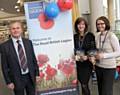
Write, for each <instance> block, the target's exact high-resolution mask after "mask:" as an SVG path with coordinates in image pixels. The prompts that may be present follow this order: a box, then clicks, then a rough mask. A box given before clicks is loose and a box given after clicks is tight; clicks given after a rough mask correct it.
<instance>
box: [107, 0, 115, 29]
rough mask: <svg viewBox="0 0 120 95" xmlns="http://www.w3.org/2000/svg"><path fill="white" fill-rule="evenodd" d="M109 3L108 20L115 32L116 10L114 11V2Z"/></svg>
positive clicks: (111, 0) (110, 0)
mask: <svg viewBox="0 0 120 95" xmlns="http://www.w3.org/2000/svg"><path fill="white" fill-rule="evenodd" d="M107 1H108V2H107V3H108V19H109V21H110V24H111V28H112V30H114V26H115V12H114V11H115V10H114V0H107Z"/></svg>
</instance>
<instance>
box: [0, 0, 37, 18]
mask: <svg viewBox="0 0 120 95" xmlns="http://www.w3.org/2000/svg"><path fill="white" fill-rule="evenodd" d="M18 1H20V3H17V2H18ZM30 1H38V0H0V19H4V18H8V17H15V16H21V15H24V8H23V4H24V3H23V2H30ZM15 5H16V6H19V9H20V11H19V12H17V11H16V10H17V8H15Z"/></svg>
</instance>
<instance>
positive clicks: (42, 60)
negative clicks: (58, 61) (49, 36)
mask: <svg viewBox="0 0 120 95" xmlns="http://www.w3.org/2000/svg"><path fill="white" fill-rule="evenodd" d="M37 59H38V64H39V67H42V66H44V64H45V63H47V62H48V61H49V58H48V56H47V55H45V54H39V55H38V56H37Z"/></svg>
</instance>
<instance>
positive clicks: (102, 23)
mask: <svg viewBox="0 0 120 95" xmlns="http://www.w3.org/2000/svg"><path fill="white" fill-rule="evenodd" d="M97 25H105V23H97Z"/></svg>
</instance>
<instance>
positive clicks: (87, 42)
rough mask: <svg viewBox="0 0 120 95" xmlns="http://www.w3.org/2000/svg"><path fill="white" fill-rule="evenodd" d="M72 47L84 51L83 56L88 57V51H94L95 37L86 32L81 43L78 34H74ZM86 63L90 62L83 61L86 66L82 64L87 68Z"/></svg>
mask: <svg viewBox="0 0 120 95" xmlns="http://www.w3.org/2000/svg"><path fill="white" fill-rule="evenodd" d="M74 47H75V50H78V49H81V50H83V51H84V54H85V55H88V52H89V51H91V50H96V45H95V36H94V35H93V33H91V32H87V33H86V34H85V35H84V37H82V41H81V39H80V37H79V34H75V35H74ZM78 62H80V61H78ZM88 62H90V61H89V60H87V61H84V63H86V64H83V65H84V66H85V65H86V66H87V64H88ZM91 65H92V64H91Z"/></svg>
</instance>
